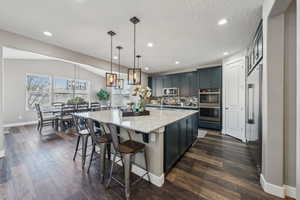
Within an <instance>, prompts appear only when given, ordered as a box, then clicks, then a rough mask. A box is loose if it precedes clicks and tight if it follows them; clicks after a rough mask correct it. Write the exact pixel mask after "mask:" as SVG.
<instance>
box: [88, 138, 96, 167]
mask: <svg viewBox="0 0 300 200" xmlns="http://www.w3.org/2000/svg"><path fill="white" fill-rule="evenodd" d="M94 153H95V145H94V144H93V150H92V153H91V158H90V163H89V167H88V170H87V173H90V168H91V165H92V162H93V157H94Z"/></svg>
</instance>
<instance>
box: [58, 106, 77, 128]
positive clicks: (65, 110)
mask: <svg viewBox="0 0 300 200" xmlns="http://www.w3.org/2000/svg"><path fill="white" fill-rule="evenodd" d="M75 111H76V105H75V104H64V105H63V106H62V107H61V112H60V116H59V120H60V126H61V128H62V129H63V130H66V129H68V128H71V127H72V126H73V117H72V114H73V113H74V112H75Z"/></svg>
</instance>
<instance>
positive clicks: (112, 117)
mask: <svg viewBox="0 0 300 200" xmlns="http://www.w3.org/2000/svg"><path fill="white" fill-rule="evenodd" d="M147 110H149V111H150V115H148V116H139V117H122V113H121V111H120V110H117V109H115V110H103V111H97V112H85V113H76V114H75V115H77V116H81V117H85V118H90V119H93V120H96V121H99V122H103V123H111V124H114V125H116V126H120V127H122V128H126V129H129V130H134V131H137V132H142V133H151V132H155V131H156V130H158V129H160V128H162V127H165V126H167V125H169V124H172V123H174V122H176V121H178V120H181V119H184V118H186V117H188V116H190V115H193V114H196V113H198V111H195V110H182V109H159V108H147Z"/></svg>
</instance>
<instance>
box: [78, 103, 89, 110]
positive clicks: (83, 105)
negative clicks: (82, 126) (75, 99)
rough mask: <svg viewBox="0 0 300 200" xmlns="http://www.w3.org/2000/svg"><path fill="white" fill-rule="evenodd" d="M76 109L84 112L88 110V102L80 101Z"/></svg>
mask: <svg viewBox="0 0 300 200" xmlns="http://www.w3.org/2000/svg"><path fill="white" fill-rule="evenodd" d="M76 110H77V111H78V112H86V111H88V110H89V104H88V103H80V104H77V108H76Z"/></svg>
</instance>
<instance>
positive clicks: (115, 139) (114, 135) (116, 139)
mask: <svg viewBox="0 0 300 200" xmlns="http://www.w3.org/2000/svg"><path fill="white" fill-rule="evenodd" d="M107 126H108V128H109V131H110V134H111V138H112V142H113V145H114V149H115V150H116V151H117V152H119V144H120V140H119V136H118V130H117V126H115V125H113V124H107Z"/></svg>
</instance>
